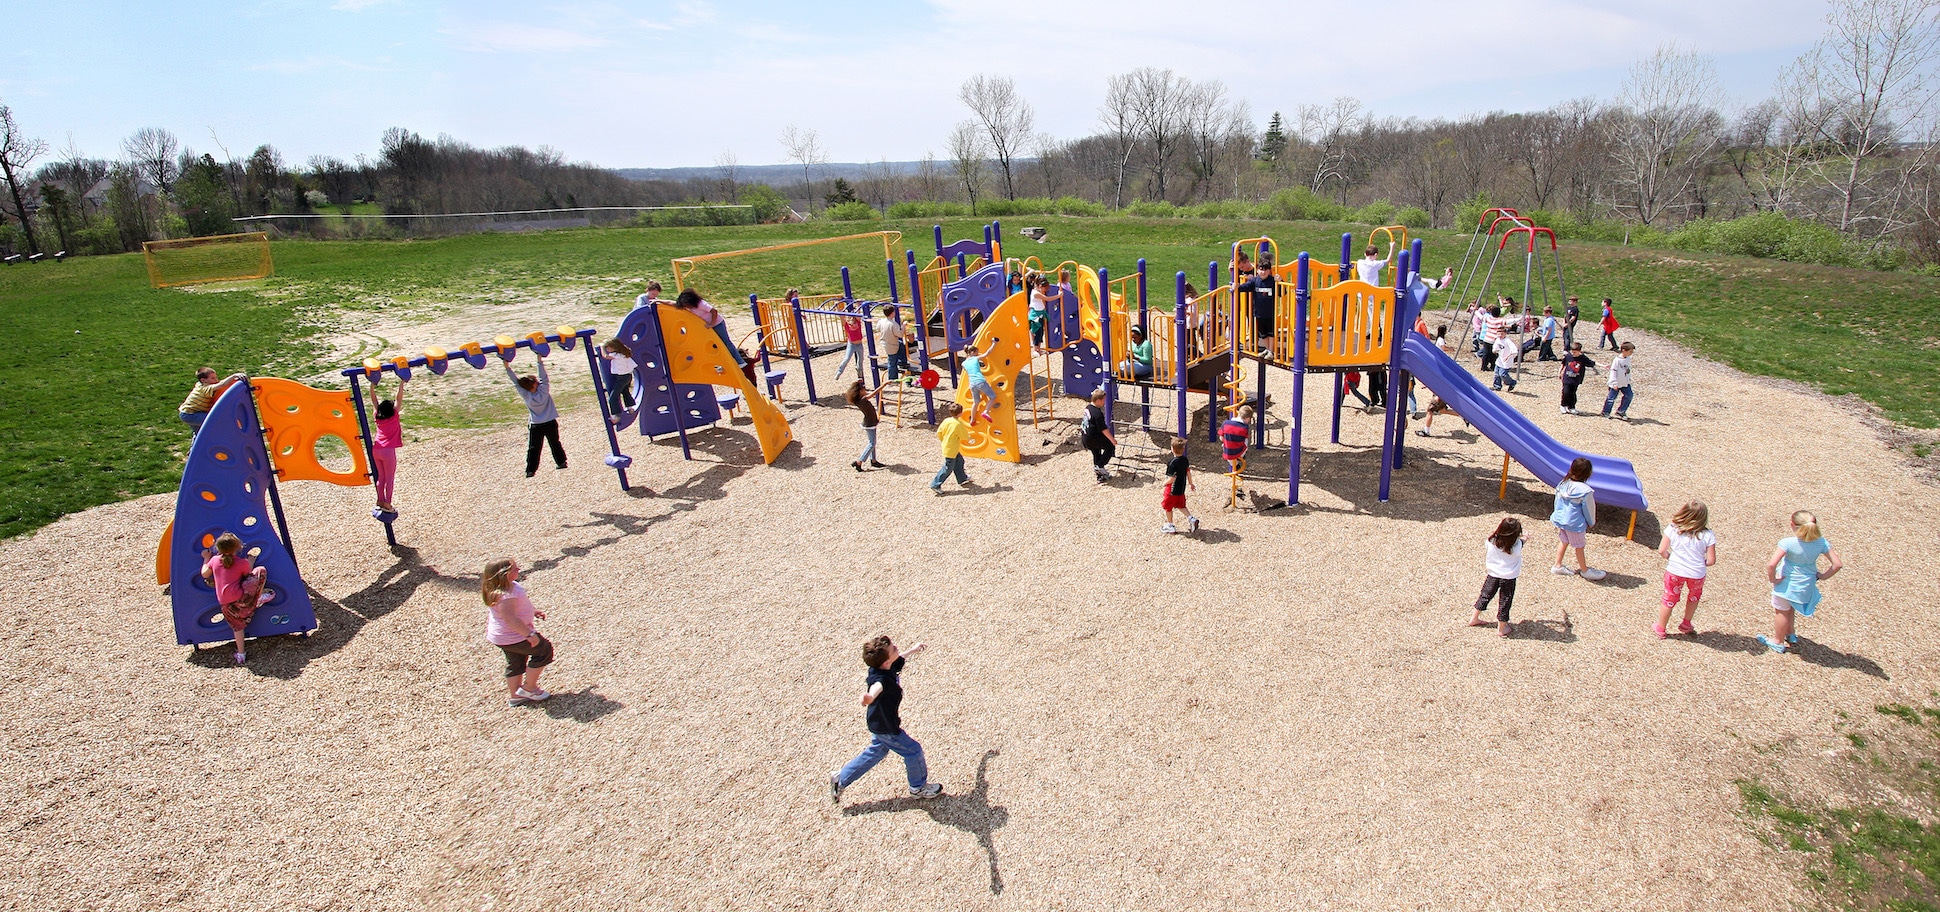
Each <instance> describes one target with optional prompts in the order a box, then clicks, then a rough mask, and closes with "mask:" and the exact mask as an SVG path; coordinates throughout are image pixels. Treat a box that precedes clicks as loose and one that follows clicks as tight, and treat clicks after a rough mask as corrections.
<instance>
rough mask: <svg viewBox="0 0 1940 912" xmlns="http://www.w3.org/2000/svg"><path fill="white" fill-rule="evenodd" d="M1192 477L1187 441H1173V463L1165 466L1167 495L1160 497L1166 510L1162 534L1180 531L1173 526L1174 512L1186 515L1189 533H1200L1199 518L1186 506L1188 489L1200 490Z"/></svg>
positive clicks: (1160, 528)
mask: <svg viewBox="0 0 1940 912" xmlns="http://www.w3.org/2000/svg"><path fill="white" fill-rule="evenodd" d="M1191 476H1192V461H1191V460H1189V459H1187V458H1186V442H1185V439H1184V438H1175V439H1173V441H1172V461H1171V462H1168V463H1166V464H1165V493H1164V494H1162V495H1160V497H1159V507H1160V508H1162V509H1164V510H1165V525H1163V526H1160V527H1159V531H1160V532H1163V533H1165V534H1167V535H1171V534H1172V533H1174V532H1177V531H1179V527H1178V526H1175V525H1173V524H1172V511H1173V510H1179V511H1182V512H1184V513H1185V514H1186V532H1187V533H1192V532H1197V531H1199V517H1197V516H1194V515H1192V510H1191V509H1190V508H1188V507H1187V506H1186V489H1187V488H1191V489H1192V490H1194V491H1197V490H1199V486H1198V485H1196V484H1193V483H1192V477H1191Z"/></svg>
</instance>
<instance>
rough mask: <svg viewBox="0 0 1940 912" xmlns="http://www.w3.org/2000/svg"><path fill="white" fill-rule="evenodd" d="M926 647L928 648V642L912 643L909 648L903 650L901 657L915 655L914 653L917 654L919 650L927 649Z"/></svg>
mask: <svg viewBox="0 0 1940 912" xmlns="http://www.w3.org/2000/svg"><path fill="white" fill-rule="evenodd" d="M928 648H930V644H928V643H917V644H916V645H914V646H911V647H909V648H908V649H907V650H904V651H903V658H905V659H907V658H909V657H910V656H913V655H915V654H917V653H919V652H922V651H923V650H925V649H928Z"/></svg>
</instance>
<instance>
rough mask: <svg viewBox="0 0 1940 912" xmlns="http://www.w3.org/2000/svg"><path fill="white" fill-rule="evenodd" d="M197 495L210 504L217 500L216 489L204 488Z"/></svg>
mask: <svg viewBox="0 0 1940 912" xmlns="http://www.w3.org/2000/svg"><path fill="white" fill-rule="evenodd" d="M195 493H196V494H197V495H199V496H200V497H201V498H202V499H203V500H204V501H206V502H208V503H215V502H216V500H217V497H216V492H215V489H214V488H202V489H200V490H198V491H196V492H195Z"/></svg>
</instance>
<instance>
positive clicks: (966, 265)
mask: <svg viewBox="0 0 1940 912" xmlns="http://www.w3.org/2000/svg"><path fill="white" fill-rule="evenodd" d="M969 277H970V258H969V257H967V256H964V255H963V254H961V253H959V254H957V278H959V279H966V278H969Z"/></svg>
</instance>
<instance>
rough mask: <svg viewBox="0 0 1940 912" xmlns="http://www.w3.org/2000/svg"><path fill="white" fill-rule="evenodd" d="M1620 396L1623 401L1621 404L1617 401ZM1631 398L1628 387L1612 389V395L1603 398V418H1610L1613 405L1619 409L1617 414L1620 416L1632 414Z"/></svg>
mask: <svg viewBox="0 0 1940 912" xmlns="http://www.w3.org/2000/svg"><path fill="white" fill-rule="evenodd" d="M1619 396H1621V397H1622V400H1623V401H1621V402H1619V401H1617V400H1618V397H1619ZM1630 396H1631V392H1630V387H1627V386H1617V387H1611V389H1610V395H1608V396H1605V397H1603V417H1605V418H1608V417H1610V406H1612V405H1615V406H1616V407H1617V414H1619V415H1628V414H1630Z"/></svg>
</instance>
